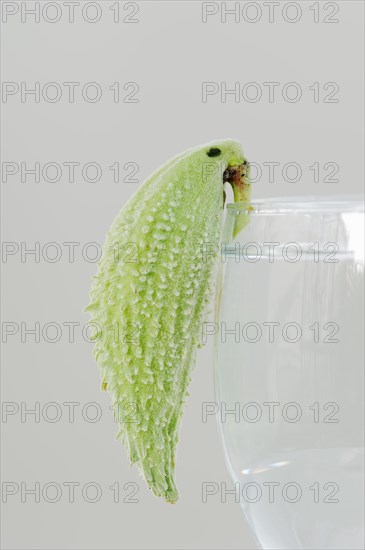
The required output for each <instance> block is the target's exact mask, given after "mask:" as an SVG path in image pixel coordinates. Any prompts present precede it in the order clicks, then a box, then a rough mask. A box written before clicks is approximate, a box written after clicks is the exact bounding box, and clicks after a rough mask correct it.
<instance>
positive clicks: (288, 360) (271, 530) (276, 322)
mask: <svg viewBox="0 0 365 550" xmlns="http://www.w3.org/2000/svg"><path fill="white" fill-rule="evenodd" d="M238 220H240V222H239V223H238ZM245 224H246V225H245ZM242 225H245V227H244V229H243V230H241V231H240V232H239V233H238V235H236V236H235V228H236V227H237V226H239V227H240V226H242ZM363 226H364V208H363V202H362V201H361V200H357V199H356V200H354V199H352V198H340V199H338V200H337V199H335V200H333V199H326V198H323V199H318V198H311V197H307V198H306V197H304V198H297V197H295V198H294V199H276V200H273V199H269V200H263V201H257V202H256V203H254V204H253V205H252V207H251V209H248V208H247V205H245V204H229V205H228V207H227V215H226V220H225V227H224V238H223V244H222V250H221V263H220V276H219V285H218V288H219V291H218V299H217V311H216V314H217V318H216V321H217V326H216V336H215V350H216V353H215V357H216V369H215V373H216V395H217V404H218V416H219V426H220V432H221V436H222V440H223V446H224V451H225V457H226V462H227V465H228V468H229V471H230V474H231V477H232V479H233V482H234V484H235V485H234V487H235V489H236V497H237V498H236V500H237V501H239V502H240V504H241V506H242V508H243V511H244V515H245V518H246V520H247V522H248V524H249V526H250V528H251V530H252V532H253V534H254V537H255V539H256V541H257V544H258V545H259V547H260V548H265V549H274V548H275V549H279V548H280V549H291V550H293V549H297V548H308V549H342V548H344V549H345V548H346V549H353V548H364V546H363V526H364V505H363V504H364V502H363V496H364V494H363V487H364V484H363V454H364V422H363V418H364V416H363V397H364V379H363V372H364V366H363V365H364V363H363V338H364V313H363V288H364V287H363V279H364V227H363ZM227 489H228V488H227Z"/></svg>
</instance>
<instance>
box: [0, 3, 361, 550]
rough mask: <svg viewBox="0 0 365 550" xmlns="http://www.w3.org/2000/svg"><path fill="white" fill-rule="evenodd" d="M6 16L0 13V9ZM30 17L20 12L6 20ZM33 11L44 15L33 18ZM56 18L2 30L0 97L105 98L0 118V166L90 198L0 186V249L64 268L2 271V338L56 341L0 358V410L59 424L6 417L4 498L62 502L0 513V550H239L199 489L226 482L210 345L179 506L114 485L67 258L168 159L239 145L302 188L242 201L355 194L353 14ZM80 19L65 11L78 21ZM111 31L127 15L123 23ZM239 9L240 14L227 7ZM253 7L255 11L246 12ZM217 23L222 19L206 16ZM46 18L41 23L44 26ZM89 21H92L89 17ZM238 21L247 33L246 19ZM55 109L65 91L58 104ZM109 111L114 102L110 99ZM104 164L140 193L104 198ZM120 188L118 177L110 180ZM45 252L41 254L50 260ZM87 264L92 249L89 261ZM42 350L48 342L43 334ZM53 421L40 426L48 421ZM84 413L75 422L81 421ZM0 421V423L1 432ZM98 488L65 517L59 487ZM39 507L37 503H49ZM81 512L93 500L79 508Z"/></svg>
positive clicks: (13, 109) (16, 101)
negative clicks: (24, 250) (285, 94)
mask: <svg viewBox="0 0 365 550" xmlns="http://www.w3.org/2000/svg"><path fill="white" fill-rule="evenodd" d="M3 4H4V3H3ZM21 4H27V6H28V7H32V5H33V4H34V3H33V2H27V3H24V2H18V3H17V5H18V7H19V9H21ZM41 4H44V2H41ZM58 4H59V5H60V6H61V10H62V18H61V20H60V21H59V22H57V23H54V24H50V23H48V22H47V21H45V20H44V18H42V16H41V21H40V23H35V22H33V21H32V19H31V18H29V19H27V21H26V22H24V23H22V22H21V18H20V17H21V16H20V13H18V14H16V15H14V16H12V17H9V20H8V21H7V22H6V23H5V22H3V23H2V48H3V51H2V79H3V81H6V82H10V81H14V82H17V83H20V82H22V81H23V82H26V83H27V85H28V86H29V87H32V85H33V84H34V82H36V81H38V82H40V83H41V85H43V84H44V83H47V82H51V81H53V82H58V83H60V84H61V85H62V83H63V82H66V81H77V82H80V83H81V85H83V84H84V83H86V82H92V81H93V82H98V83H99V84H100V86H101V87H102V90H103V96H102V98H101V100H100V101H99V102H97V103H88V102H87V101H84V100H83V99H82V97H81V96H80V92H78V91H76V99H75V102H74V103H72V104H71V103H69V102H68V101H67V100H66V99H65V95H63V96H62V98H61V100H60V101H59V102H57V103H49V102H46V101H44V100H42V99H41V101H40V102H39V103H36V102H34V100H33V99H32V98H29V99H27V101H26V102H24V103H22V102H21V99H20V94H17V95H14V96H11V97H9V98H8V100H7V102H6V103H3V104H2V114H3V123H2V124H3V125H2V135H3V138H4V141H3V147H2V160H3V162H15V163H18V164H20V163H21V162H25V163H28V164H29V166H31V165H32V164H34V162H40V163H41V165H44V164H46V163H48V162H57V163H58V164H60V165H62V163H64V162H70V161H74V162H79V163H80V164H81V165H83V164H85V163H87V162H96V163H98V164H99V165H100V166H101V167H102V170H103V175H102V177H101V179H100V181H98V182H95V183H91V182H87V181H84V180H83V178H82V176H81V174H80V171H77V172H76V177H75V182H74V183H71V182H69V181H68V178H67V172H66V170H64V172H63V176H62V178H61V179H60V181H58V182H56V183H50V182H47V181H44V179H43V178H42V177H41V181H40V182H39V183H35V182H34V179H33V178H32V177H31V176H29V177H28V178H27V179H26V182H21V179H20V176H19V174H16V175H15V176H13V177H9V179H8V181H7V182H6V183H5V182H4V181H3V183H2V198H3V205H4V206H3V219H2V235H3V240H4V241H7V242H14V243H17V245H19V247H20V246H21V244H20V243H22V242H24V243H26V246H27V247H28V248H32V247H34V243H36V242H39V243H40V247H41V248H42V247H43V246H44V244H46V243H49V242H56V243H58V244H59V246H60V247H61V250H62V257H61V259H60V260H59V261H58V262H55V263H51V262H49V261H45V260H44V258H42V256H41V257H40V261H39V262H35V261H34V257H31V256H28V257H27V258H26V261H25V262H22V261H21V256H20V254H19V253H18V254H15V255H14V256H11V257H9V258H8V260H7V262H6V263H3V264H2V268H3V294H2V296H3V299H2V319H3V322H4V321H5V322H15V323H18V324H19V325H20V323H22V322H24V323H27V325H28V326H29V327H31V326H32V325H33V324H34V323H35V322H39V323H40V324H41V327H42V326H44V324H46V323H49V322H55V323H58V324H59V325H60V326H61V327H63V331H62V336H61V338H60V340H59V341H58V342H56V343H53V344H52V343H49V342H46V341H45V340H44V338H42V336H41V341H40V342H39V343H34V338H32V337H31V336H29V337H28V338H27V339H26V342H24V343H22V342H21V335H20V332H19V333H18V334H16V335H14V336H12V337H9V339H8V342H7V343H6V345H4V346H3V359H4V361H3V371H2V382H3V389H2V399H3V401H6V402H14V403H16V404H17V405H18V406H19V407H21V405H20V403H21V402H25V403H26V406H27V407H28V408H32V407H33V408H34V403H35V402H39V403H40V406H41V408H42V406H43V405H44V404H46V403H49V402H56V403H58V404H59V406H60V407H61V410H62V418H61V419H60V420H59V422H55V423H51V422H49V421H46V420H45V419H44V418H42V415H41V418H40V422H38V423H37V422H34V417H32V416H31V415H28V416H27V417H26V422H22V421H21V416H20V413H18V414H14V415H12V416H9V417H8V419H7V422H6V423H5V422H4V423H3V424H2V438H3V440H2V442H3V446H2V453H3V454H2V480H3V482H4V481H5V482H14V483H17V484H19V486H20V484H21V483H22V482H24V483H26V486H27V487H28V488H30V487H32V485H34V483H35V482H39V483H40V484H41V487H43V486H44V484H46V483H48V482H55V483H58V484H59V485H60V486H61V487H63V493H62V498H61V499H60V501H59V502H57V503H53V504H52V503H49V502H46V501H45V500H44V499H43V498H41V502H40V503H34V498H33V497H31V496H30V497H28V498H27V499H26V502H25V503H22V502H21V498H20V491H19V493H18V494H16V495H14V496H12V497H9V499H8V502H7V503H6V504H3V506H2V510H3V511H2V514H3V518H2V545H3V547H4V548H18V549H20V548H22V549H23V548H24V549H28V548H39V549H41V548H49V549H56V548H69V549H71V548H83V549H99V548H100V549H101V548H110V549H114V548H126V549H127V548H131V549H132V548H136V549H137V548H143V549H150V548H151V549H152V548H156V549H157V548H161V549H162V548H181V549H183V548H184V549H185V548H186V549H187V548H192V549H193V548H194V549H197V548H206V549H208V548H211V549H213V548H217V549H221V548H252V549H253V548H255V543H254V541H253V539H252V537H251V535H250V533H249V531H248V528H247V527H246V526H245V523H244V520H243V517H242V514H241V510H240V508H239V505H238V504H235V503H234V501H233V498H229V497H228V498H227V502H226V503H222V502H221V499H220V496H219V495H217V496H215V497H211V498H210V499H208V502H207V503H203V502H202V498H201V488H202V482H203V481H213V482H216V483H221V482H226V483H227V486H229V485H230V483H231V482H230V479H229V476H228V473H227V471H226V466H225V463H224V457H223V451H222V448H221V445H220V441H219V435H218V430H217V426H216V422H215V419H214V418H210V419H209V420H208V422H207V423H203V422H202V420H201V410H202V403H203V402H207V401H213V400H214V388H213V373H212V363H213V350H212V343H211V342H209V344H208V345H207V346H206V347H205V348H204V349H203V350H201V352H200V353H199V356H198V363H197V368H196V370H195V372H194V377H193V384H192V386H191V397H190V400H189V406H188V408H187V409H186V413H185V418H184V422H183V426H182V430H181V438H180V446H179V452H178V462H177V483H178V487H179V489H180V501H179V502H178V504H176V505H175V506H170V505H167V504H165V503H163V502H159V501H158V500H157V499H155V498H154V497H153V496H152V495H151V494H150V493H149V492H148V490H147V489H146V487H145V485H144V484H143V482H142V480H141V479H140V477H139V475H138V472H137V469H136V468H132V469H130V468H129V465H128V460H127V458H126V455H125V453H124V450H123V449H122V448H121V446H120V443H119V442H118V443H117V442H116V441H115V440H114V436H115V434H116V431H117V427H116V425H115V424H114V423H113V417H112V412H111V411H110V410H109V406H110V401H109V397H108V395H107V394H103V393H100V391H99V388H100V381H99V373H98V371H97V368H96V365H95V363H94V360H93V358H92V355H91V347H92V346H91V344H90V343H88V342H86V341H85V340H84V339H83V338H82V335H81V328H82V327H83V325H84V324H85V323H86V321H87V319H88V316H87V315H86V314H84V313H82V309H83V307H84V306H85V305H86V304H87V301H88V291H89V286H90V278H91V276H92V275H93V274H94V273H95V264H94V263H93V262H89V261H87V260H86V258H85V257H83V255H82V254H81V249H82V247H83V246H84V245H85V243H89V242H96V243H100V244H102V242H103V239H104V235H105V232H106V230H107V229H108V227H109V225H110V223H111V220H112V219H113V217H114V216H115V215H116V213H117V212H118V210H119V209H120V207H121V206H122V205H123V204H124V203H125V201H126V200H127V198H128V197H129V196H130V195H131V194H132V193H133V192H134V190H135V188H136V187H137V186H138V185H139V184H140V183H141V182H142V181H143V179H144V178H145V177H146V176H147V175H148V174H149V173H151V171H152V170H154V169H155V168H156V167H157V166H158V165H159V164H161V163H163V162H165V161H166V160H168V159H169V158H170V157H171V156H173V155H175V154H177V153H179V152H181V151H183V150H184V149H186V148H188V147H191V146H194V145H198V144H200V143H204V142H207V141H210V140H212V139H219V138H222V137H234V138H237V139H239V140H241V141H242V143H243V145H244V148H245V152H246V155H247V157H248V158H249V159H251V160H252V161H254V162H257V163H260V165H262V166H263V163H264V162H279V163H280V166H281V167H282V166H283V165H285V164H286V163H288V162H295V163H297V164H299V165H300V167H301V170H302V177H301V178H300V180H299V181H298V182H296V183H293V182H288V181H285V178H283V177H282V174H281V172H276V175H275V178H274V181H273V182H270V181H269V177H268V172H267V171H266V172H265V171H264V172H263V175H262V178H261V180H260V181H258V182H257V184H255V189H254V196H255V197H256V198H262V197H266V196H280V195H307V194H309V195H333V194H342V195H343V194H347V193H359V192H361V191H362V182H363V171H362V151H363V145H364V144H363V132H362V120H363V112H362V95H363V55H362V41H363V3H362V2H360V1H346V2H337V3H333V4H335V5H337V6H339V8H340V9H339V13H338V14H337V16H336V17H337V18H338V19H339V22H338V23H332V24H331V23H327V24H326V23H324V22H323V17H324V16H325V15H329V12H327V13H325V12H324V11H323V6H324V4H325V3H324V2H321V3H320V21H319V22H318V23H314V22H313V16H314V13H313V11H311V10H310V9H309V5H312V4H313V3H312V2H298V5H300V7H301V9H302V17H301V19H300V20H299V21H298V22H297V23H288V22H286V21H285V20H284V19H283V17H282V16H281V8H282V6H283V5H284V4H286V3H285V2H282V3H281V6H280V8H277V9H278V11H277V14H276V15H275V20H274V21H273V22H272V23H270V22H269V20H268V14H267V11H264V12H263V15H262V18H261V20H260V21H258V22H257V23H248V22H247V21H245V20H243V19H242V18H241V20H240V21H239V22H238V23H236V22H234V20H233V18H232V16H231V17H228V19H227V22H226V23H223V22H222V21H221V16H220V13H218V14H217V15H215V16H213V17H210V18H208V21H207V23H203V22H202V18H201V13H202V6H201V3H200V2H155V1H151V2H150V1H144V2H139V3H138V6H139V12H138V14H136V16H135V18H136V19H138V23H132V24H128V23H123V22H122V21H121V22H119V23H114V22H113V12H112V11H111V10H110V6H112V5H113V4H114V2H99V3H98V5H99V7H100V8H101V9H102V17H101V20H100V21H98V22H97V23H95V24H90V23H88V22H86V21H84V20H83V19H82V17H81V15H80V8H78V9H76V10H75V22H74V23H69V22H68V21H67V13H68V12H67V11H66V8H65V7H64V6H63V3H62V2H59V3H58ZM83 4H85V3H84V2H81V5H83ZM124 4H125V2H122V3H121V17H125V16H126V14H128V13H129V12H130V11H131V10H130V9H129V8H128V10H127V11H124V10H123V7H125V6H124ZM243 4H245V3H243ZM260 4H262V3H260ZM217 6H218V7H221V6H220V3H217ZM49 13H50V17H53V15H52V14H51V11H50V12H49ZM90 13H91V12H90ZM249 17H251V18H252V17H253V16H252V15H250V16H249ZM116 81H119V82H120V83H121V85H122V86H123V84H125V83H126V82H131V81H134V82H137V83H138V85H139V93H138V95H137V97H138V100H139V101H138V103H130V104H129V103H123V102H120V103H114V102H113V98H112V93H111V92H110V90H108V87H109V86H110V85H112V84H113V83H114V82H116ZM204 81H205V82H207V81H209V82H213V81H214V82H217V83H219V84H220V83H222V82H227V88H230V87H232V86H233V84H234V82H240V83H241V85H244V84H245V83H247V82H257V83H260V84H261V87H262V93H263V97H262V99H261V100H260V101H258V102H256V103H249V102H247V101H244V100H241V101H239V102H238V103H236V102H235V101H234V100H233V98H232V96H228V97H227V101H226V102H225V103H223V102H222V101H221V100H220V96H219V94H217V95H215V96H214V97H213V96H212V97H210V98H209V99H208V101H207V102H206V103H203V102H202V94H201V89H202V82H204ZM264 82H279V83H280V86H279V87H278V88H277V91H276V97H275V100H274V101H273V102H272V103H270V102H269V101H268V99H267V97H268V96H267V88H265V87H264V86H263V83H264ZM287 82H296V83H298V85H300V86H301V88H302V90H303V96H302V99H301V100H300V101H298V102H297V103H290V102H287V101H284V100H283V99H282V96H281V89H282V86H283V85H285V84H286V83H287ZM314 82H319V83H320V89H321V90H322V91H321V96H320V101H319V102H318V103H315V102H314V101H313V91H311V90H309V86H311V85H313V83H314ZM327 82H336V83H337V84H338V86H339V93H338V94H337V95H336V98H338V100H339V101H338V102H337V103H325V102H324V101H323V97H324V96H325V95H327V94H328V92H329V91H331V90H327V92H326V93H323V85H325V84H326V83H327ZM63 90H64V91H65V88H63ZM123 94H125V92H123ZM114 162H119V163H120V164H121V166H124V165H125V163H127V162H135V163H137V164H138V165H139V173H138V175H137V176H136V178H137V179H138V180H139V183H131V182H129V183H128V182H123V181H120V182H119V183H115V182H114V181H113V178H112V172H111V171H110V170H109V168H108V167H109V166H111V165H112V164H113V163H114ZM315 162H318V163H319V165H320V166H321V167H323V166H324V165H325V164H326V163H328V162H334V163H337V165H338V167H339V171H338V174H337V176H336V178H337V179H338V181H337V182H331V181H330V182H328V181H327V182H326V181H323V179H324V176H325V175H326V174H327V172H325V171H324V170H322V169H321V172H320V181H319V182H314V181H313V171H311V170H310V169H309V167H310V166H312V165H313V164H314V163H315ZM121 173H122V175H123V177H124V175H125V174H126V172H125V171H123V170H121ZM65 242H78V243H80V246H78V247H77V248H76V249H75V261H74V262H70V261H68V257H67V248H66V247H65V246H64V245H63V243H65ZM51 253H52V252H51V251H50V254H51ZM91 254H92V250H91V249H90V255H91ZM65 322H75V323H80V326H78V327H76V328H75V341H74V342H73V343H70V342H69V341H68V336H67V329H66V328H65V326H64V325H63V323H65ZM50 335H51V332H50ZM65 402H78V403H80V406H79V407H78V408H77V409H76V411H75V421H74V422H73V423H71V422H69V421H68V419H67V408H66V406H64V405H63V403H65ZM89 402H96V403H97V404H98V405H99V406H100V408H101V410H102V413H103V414H102V418H101V420H100V421H99V422H95V423H92V422H87V421H85V420H84V419H83V417H82V414H81V409H82V407H83V406H84V405H85V404H86V403H89ZM51 414H52V411H51V410H49V415H50V416H51ZM91 414H92V411H91V409H90V415H91ZM3 420H4V419H3ZM71 481H74V482H78V483H80V484H81V487H82V485H84V484H85V483H88V482H95V483H98V484H99V486H100V487H101V489H102V497H101V499H100V500H99V502H97V503H94V504H92V503H89V502H85V500H84V499H83V498H82V495H81V490H80V488H79V489H78V490H76V492H75V502H74V503H69V502H68V498H67V491H66V488H65V487H64V486H62V484H63V483H65V482H71ZM115 482H119V483H120V484H121V487H122V488H123V486H124V484H125V483H127V482H134V483H138V484H139V485H140V489H139V491H138V493H137V495H136V496H135V498H137V499H138V502H136V503H128V502H122V501H123V499H124V498H125V497H126V496H127V495H128V494H129V493H130V491H131V490H130V489H128V488H126V489H121V499H120V500H121V502H119V503H114V502H113V493H112V491H111V490H110V489H109V487H110V486H111V485H112V484H113V483H115ZM51 493H52V491H50V495H51ZM90 494H91V495H92V492H90Z"/></svg>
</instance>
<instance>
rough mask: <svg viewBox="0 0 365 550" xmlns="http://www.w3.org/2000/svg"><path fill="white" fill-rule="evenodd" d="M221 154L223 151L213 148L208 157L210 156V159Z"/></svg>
mask: <svg viewBox="0 0 365 550" xmlns="http://www.w3.org/2000/svg"><path fill="white" fill-rule="evenodd" d="M221 152H222V151H221V150H220V149H218V148H217V147H212V148H211V149H209V151H208V152H207V155H208V157H218V156H219V155H220V154H221Z"/></svg>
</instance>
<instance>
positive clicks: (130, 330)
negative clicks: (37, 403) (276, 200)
mask: <svg viewBox="0 0 365 550" xmlns="http://www.w3.org/2000/svg"><path fill="white" fill-rule="evenodd" d="M244 165H246V161H245V160H244V157H243V153H242V149H241V145H240V144H239V143H238V142H236V141H233V140H225V141H222V142H215V143H211V144H208V145H206V146H203V147H199V148H196V149H191V150H189V151H187V152H185V153H183V154H182V155H179V156H177V157H175V158H174V159H172V160H171V161H170V162H168V163H167V164H165V165H164V166H162V167H161V168H160V169H159V170H157V171H156V172H155V173H154V174H153V175H152V176H151V177H150V178H148V179H147V180H146V181H145V182H144V184H143V185H142V186H141V188H140V189H139V190H138V191H137V192H136V193H135V194H134V195H133V196H132V198H131V199H130V200H129V202H128V203H127V204H126V205H125V206H124V207H123V208H122V210H121V211H120V212H119V214H118V215H117V217H116V218H115V220H114V222H113V224H112V226H111V228H110V230H109V232H108V234H107V238H106V242H105V244H104V247H103V255H102V259H101V260H100V262H99V264H98V272H97V275H96V276H95V277H94V279H93V283H92V288H91V293H90V304H89V306H88V307H87V308H86V309H87V310H88V311H89V312H90V313H91V315H92V319H91V321H90V322H91V323H92V324H93V326H94V327H97V331H96V334H95V336H94V338H95V345H94V356H95V358H96V361H97V364H98V366H99V368H100V371H101V377H102V388H103V389H104V390H108V391H109V392H110V393H111V397H112V400H113V404H114V410H117V411H118V420H119V423H120V431H119V433H118V436H119V437H121V439H122V441H123V443H124V444H125V445H126V447H127V449H128V452H129V456H130V460H131V462H132V463H138V466H139V467H140V469H141V472H142V474H143V475H144V477H145V479H146V482H147V484H148V486H149V487H150V488H151V489H152V491H153V493H154V494H155V495H156V496H158V497H162V498H164V499H165V500H167V501H169V502H175V501H176V500H177V498H178V492H177V489H176V487H175V482H174V468H175V452H176V445H177V441H178V430H179V424H180V419H181V416H182V409H183V405H184V400H185V398H186V395H187V387H188V384H189V381H190V373H191V370H192V368H193V366H194V364H195V353H196V349H197V347H198V344H199V340H200V332H201V323H202V321H203V320H204V314H205V309H206V305H207V303H208V302H209V300H210V296H211V291H212V285H213V277H214V266H215V264H216V257H217V254H218V250H219V244H220V240H221V227H222V219H221V218H222V211H223V203H224V193H223V181H224V179H225V176H224V174H227V173H228V174H229V175H231V173H232V172H231V167H243V166H244ZM227 171H228V172H227ZM233 171H234V169H233ZM241 175H242V174H241ZM233 180H234V178H231V180H230V179H229V177H228V178H227V181H231V183H232V185H235V184H234V182H233ZM237 181H238V183H240V182H241V183H242V181H243V180H242V179H240V178H238V180H237ZM234 190H235V192H237V193H238V196H239V195H240V193H239V185H238V186H236V188H235V187H234ZM126 411H130V412H132V413H133V414H126Z"/></svg>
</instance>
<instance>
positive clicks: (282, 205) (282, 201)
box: [227, 195, 364, 214]
mask: <svg viewBox="0 0 365 550" xmlns="http://www.w3.org/2000/svg"><path fill="white" fill-rule="evenodd" d="M227 210H228V211H229V212H230V213H234V212H235V211H236V212H242V211H245V212H247V213H250V214H282V213H293V214H294V213H296V212H298V213H299V212H303V213H311V212H313V213H317V214H319V213H321V212H359V213H361V212H364V197H363V196H362V195H348V196H334V197H321V196H318V197H315V196H304V197H300V196H298V197H295V196H294V197H293V196H291V197H272V198H271V197H270V198H267V199H256V200H254V201H252V202H251V203H250V204H248V203H247V202H236V203H229V204H227Z"/></svg>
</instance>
